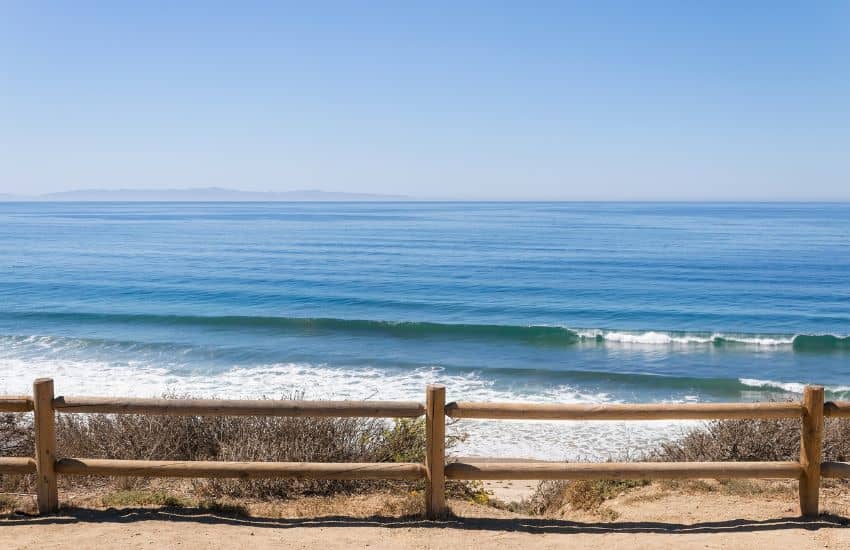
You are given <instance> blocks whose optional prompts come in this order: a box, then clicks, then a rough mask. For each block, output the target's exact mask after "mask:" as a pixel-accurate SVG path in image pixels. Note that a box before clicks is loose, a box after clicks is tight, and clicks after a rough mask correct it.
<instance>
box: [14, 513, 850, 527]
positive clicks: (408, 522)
mask: <svg viewBox="0 0 850 550" xmlns="http://www.w3.org/2000/svg"><path fill="white" fill-rule="evenodd" d="M157 520H159V521H170V522H187V523H199V524H222V525H234V526H246V527H254V528H271V529H289V528H293V527H322V528H333V527H384V528H387V529H393V528H405V529H409V528H428V529H460V530H475V531H514V532H526V533H740V532H759V531H781V530H784V529H805V530H809V531H816V530H819V529H825V528H840V527H846V526H847V525H850V520H848V519H847V518H844V517H840V516H833V515H821V516H820V517H818V518H817V519H815V520H811V519H805V518H778V519H767V520H750V519H732V520H725V521H711V522H701V523H693V524H686V523H664V522H652V521H638V522H595V523H593V522H578V521H567V520H557V519H535V518H481V517H450V518H447V519H444V520H440V521H426V520H424V519H422V518H421V517H402V518H397V517H369V518H355V517H347V516H322V517H315V518H282V519H279V518H263V517H254V516H242V515H230V514H222V513H214V512H210V511H209V510H205V509H199V508H122V509H108V510H92V509H87V508H64V509H62V511H61V512H60V513H58V514H54V515H49V516H30V515H22V514H10V515H5V516H0V526H2V525H49V524H74V523H128V524H130V523H134V522H140V521H157Z"/></svg>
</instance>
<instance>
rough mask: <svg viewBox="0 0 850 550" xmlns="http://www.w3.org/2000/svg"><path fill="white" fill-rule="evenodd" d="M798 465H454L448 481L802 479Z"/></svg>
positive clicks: (753, 463)
mask: <svg viewBox="0 0 850 550" xmlns="http://www.w3.org/2000/svg"><path fill="white" fill-rule="evenodd" d="M801 473H802V467H801V466H800V464H799V463H797V462H620V463H616V462H606V463H585V462H572V463H571V462H550V463H539V462H534V463H526V464H523V463H516V462H502V463H499V462H454V463H450V464H447V465H446V478H448V479H465V480H475V479H482V480H485V479H489V480H499V479H518V480H520V479H524V480H545V479H573V480H576V479H741V478H752V479H799V478H800V475H801Z"/></svg>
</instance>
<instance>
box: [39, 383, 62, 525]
mask: <svg viewBox="0 0 850 550" xmlns="http://www.w3.org/2000/svg"><path fill="white" fill-rule="evenodd" d="M32 392H33V404H34V413H33V417H34V419H35V465H36V477H37V481H36V489H37V492H38V512H39V513H40V514H51V513H53V512H56V511H57V510H59V494H58V490H57V488H56V425H55V421H56V419H55V415H54V411H53V379H51V378H39V379H38V380H36V381H35V382H33V385H32Z"/></svg>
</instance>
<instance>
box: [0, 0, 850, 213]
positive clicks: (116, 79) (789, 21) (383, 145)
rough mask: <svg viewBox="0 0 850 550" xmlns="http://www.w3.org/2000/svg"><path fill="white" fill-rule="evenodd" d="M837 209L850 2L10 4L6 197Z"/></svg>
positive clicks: (846, 158) (0, 61)
mask: <svg viewBox="0 0 850 550" xmlns="http://www.w3.org/2000/svg"><path fill="white" fill-rule="evenodd" d="M204 186H223V187H233V188H240V189H246V190H271V191H285V190H290V189H302V188H321V189H324V190H327V191H352V192H370V193H396V194H408V195H416V196H420V197H458V198H530V199H533V198H544V199H545V198H557V199H612V200H620V199H646V200H653V199H723V200H736V199H742V200H743V199H761V200H788V199H792V200H793V199H804V200H832V199H841V200H850V2H826V1H800V2H782V1H766V2H744V1H734V2H720V1H711V2H679V1H669V2H652V1H640V2H632V1H628V2H627V1H623V2H605V1H602V2H599V1H595V2H569V1H566V0H565V1H561V2H543V1H534V2H521V1H516V2H499V1H494V0H488V1H481V2H463V1H460V0H458V1H453V2H439V1H435V0H430V1H427V2H421V3H414V2H386V3H379V2H376V1H364V2H355V1H350V2H319V1H316V2H298V3H292V4H286V3H284V2H268V3H254V2H247V1H245V2H235V1H234V2H230V3H219V2H213V1H211V0H206V1H203V2H189V1H181V2H174V1H168V2H157V1H150V0H145V1H140V2H87V1H74V2H38V1H30V0H20V1H6V2H3V5H2V12H0V193H42V192H52V191H60V190H67V189H79V188H122V187H124V188H128V187H136V188H139V187H144V188H175V187H204Z"/></svg>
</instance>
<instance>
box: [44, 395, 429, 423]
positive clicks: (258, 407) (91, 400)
mask: <svg viewBox="0 0 850 550" xmlns="http://www.w3.org/2000/svg"><path fill="white" fill-rule="evenodd" d="M53 405H54V407H55V408H56V410H57V411H59V412H62V413H105V414H149V415H160V416H296V417H297V416H301V417H303V416H311V417H373V418H415V417H418V416H422V415H423V414H424V413H425V406H424V405H423V404H422V403H418V402H415V401H292V400H272V399H257V400H247V399H245V400H235V399H234V400H231V399H145V398H126V397H124V398H122V397H118V398H116V397H58V398H56V399H55V401H54V404H53Z"/></svg>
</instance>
